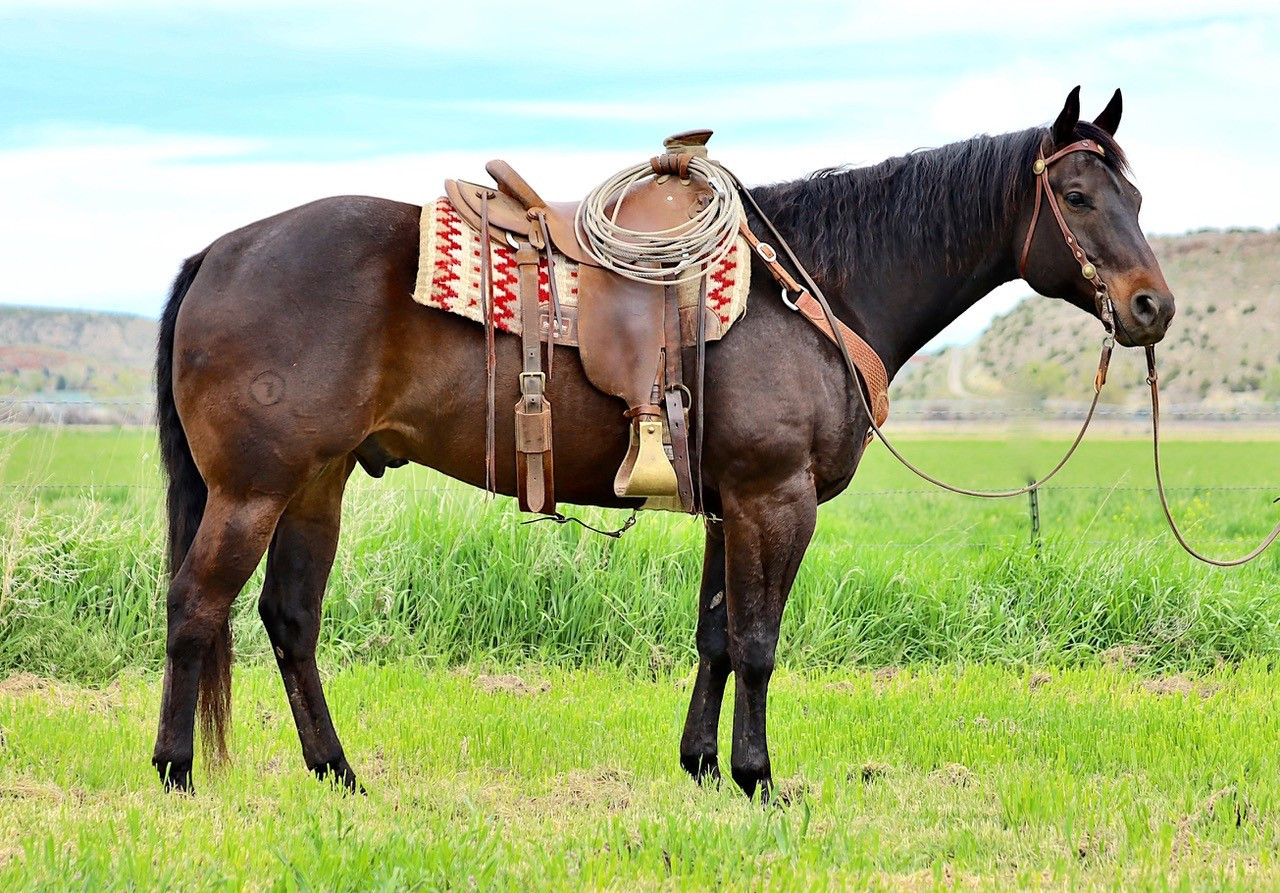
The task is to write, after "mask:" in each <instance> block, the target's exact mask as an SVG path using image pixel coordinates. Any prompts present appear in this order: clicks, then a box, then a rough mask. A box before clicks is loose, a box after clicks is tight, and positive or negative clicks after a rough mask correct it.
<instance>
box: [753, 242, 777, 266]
mask: <svg viewBox="0 0 1280 893" xmlns="http://www.w3.org/2000/svg"><path fill="white" fill-rule="evenodd" d="M756 254H758V255H760V258H761V259H762V260H763V261H764V262H765V263H767V264H771V263H773V262H774V261H776V260H777V259H778V252H776V251H774V250H773V246H772V245H770V244H769V243H768V242H761V243H760V244H759V245H757V246H756Z"/></svg>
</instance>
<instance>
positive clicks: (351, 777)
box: [311, 759, 366, 794]
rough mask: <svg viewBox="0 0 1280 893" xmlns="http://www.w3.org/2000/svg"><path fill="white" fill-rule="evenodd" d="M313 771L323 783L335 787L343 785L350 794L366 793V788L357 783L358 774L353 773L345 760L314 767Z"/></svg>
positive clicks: (332, 761)
mask: <svg viewBox="0 0 1280 893" xmlns="http://www.w3.org/2000/svg"><path fill="white" fill-rule="evenodd" d="M311 771H312V772H314V773H315V774H316V778H318V779H320V780H321V781H326V782H328V783H329V784H331V785H333V786H334V787H338V786H339V785H341V786H342V788H343V789H344V790H346V791H347V792H348V793H350V794H364V793H366V791H365V789H364V786H363V785H361V784H359V783H358V782H357V781H356V774H355V772H353V771H351V767H350V766H349V765H347V761H346V760H345V759H340V760H331V761H329V762H328V763H322V764H321V765H319V766H312V767H311Z"/></svg>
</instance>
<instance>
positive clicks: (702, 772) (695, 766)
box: [680, 753, 720, 784]
mask: <svg viewBox="0 0 1280 893" xmlns="http://www.w3.org/2000/svg"><path fill="white" fill-rule="evenodd" d="M680 765H681V766H683V767H684V771H685V772H688V773H689V775H690V777H692V778H693V780H694V781H696V782H697V783H698V784H705V783H707V782H711V783H712V784H719V783H720V761H719V759H718V758H717V757H716V755H715V754H713V753H712V754H681V755H680Z"/></svg>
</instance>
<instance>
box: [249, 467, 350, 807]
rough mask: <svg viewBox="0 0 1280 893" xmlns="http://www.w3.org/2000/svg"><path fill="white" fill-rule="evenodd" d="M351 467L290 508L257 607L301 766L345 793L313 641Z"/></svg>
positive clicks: (345, 775)
mask: <svg viewBox="0 0 1280 893" xmlns="http://www.w3.org/2000/svg"><path fill="white" fill-rule="evenodd" d="M353 464H354V460H353V459H352V458H351V457H349V456H348V457H344V458H342V459H339V460H337V461H336V462H334V463H333V464H332V465H330V466H329V467H328V468H326V469H325V471H323V472H322V473H321V474H320V476H319V477H317V478H316V479H315V480H313V481H312V482H311V483H310V484H308V485H307V486H306V487H304V488H303V489H302V490H301V491H300V492H299V493H298V495H297V496H295V497H294V498H293V500H292V501H291V502H290V503H289V505H288V507H287V508H286V509H285V511H284V514H283V515H281V516H280V521H279V523H278V524H277V526H276V534H275V538H274V539H273V540H272V541H271V549H270V551H269V552H268V553H267V577H266V582H265V584H264V585H263V587H262V597H261V598H260V599H259V601H258V613H259V614H261V616H262V622H263V624H264V625H265V626H266V628H267V635H268V636H270V638H271V645H272V648H273V650H274V651H275V655H276V663H277V664H278V665H279V667H280V676H281V677H282V678H283V679H284V689H285V693H286V694H287V695H288V697H289V707H290V709H292V710H293V719H294V721H295V722H296V723H297V726H298V738H299V739H300V740H301V742H302V755H303V758H304V759H305V760H306V762H307V767H308V768H309V769H311V771H312V772H315V773H316V775H318V776H319V777H321V778H331V779H333V780H334V781H335V782H340V783H341V784H343V785H344V786H346V787H347V788H348V789H351V790H354V789H355V787H356V776H355V773H354V772H352V771H351V767H350V766H349V765H347V758H346V756H345V755H344V754H343V752H342V744H341V743H339V741H338V733H337V731H336V730H335V729H334V727H333V720H332V719H331V718H330V716H329V708H328V705H327V704H326V703H325V699H324V691H323V690H322V688H321V685H320V671H319V669H318V668H317V667H316V642H317V641H318V640H319V638H320V606H321V603H322V601H323V600H324V588H325V582H326V581H327V580H328V578H329V571H330V569H331V568H332V567H333V556H334V553H335V551H336V550H337V546H338V527H339V517H340V515H341V513H342V491H343V489H344V487H345V486H346V482H347V477H348V475H350V474H351V469H352V466H353Z"/></svg>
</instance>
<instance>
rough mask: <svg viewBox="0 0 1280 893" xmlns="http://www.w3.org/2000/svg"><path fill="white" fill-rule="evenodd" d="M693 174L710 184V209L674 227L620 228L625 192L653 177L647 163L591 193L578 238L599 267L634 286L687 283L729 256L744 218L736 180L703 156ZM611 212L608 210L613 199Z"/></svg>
mask: <svg viewBox="0 0 1280 893" xmlns="http://www.w3.org/2000/svg"><path fill="white" fill-rule="evenodd" d="M689 171H690V172H691V173H696V174H698V175H699V176H700V177H702V178H703V179H704V180H706V181H707V183H708V184H709V185H710V186H711V199H710V202H709V203H708V204H707V206H706V207H705V208H703V209H701V210H700V211H699V212H698V213H697V214H696V215H694V216H693V217H691V218H690V219H689V222H688V223H681V224H680V225H679V226H674V227H672V228H671V229H664V230H658V231H656V232H645V231H643V230H633V229H627V228H626V227H624V226H619V225H618V212H619V211H620V210H621V208H622V205H623V203H624V202H625V201H626V199H627V192H628V190H630V189H631V188H632V187H634V186H635V185H636V184H637V183H639V182H641V181H642V180H644V179H646V178H647V177H651V176H654V170H653V166H652V165H651V164H650V163H648V162H646V163H645V164H638V165H636V166H635V167H632V168H627V169H626V170H624V171H619V172H618V173H617V174H614V175H613V176H612V177H610V178H609V179H608V180H606V181H605V182H603V183H601V184H600V185H599V186H597V187H596V188H595V189H593V190H591V192H590V193H589V194H588V195H587V197H586V198H585V199H584V200H583V202H582V205H581V206H580V207H579V208H578V215H577V220H576V224H577V228H578V237H579V238H580V239H581V240H582V242H583V245H584V246H585V247H586V248H587V250H589V251H590V252H591V253H592V254H593V255H595V257H596V258H597V259H599V261H600V263H601V264H602V265H604V266H605V267H607V268H608V269H610V270H612V271H613V272H615V273H617V274H618V275H619V276H623V277H625V278H627V279H632V280H634V281H636V282H647V283H659V282H686V281H688V280H691V279H696V278H697V277H699V276H701V275H703V271H704V270H707V269H710V268H711V267H712V266H713V265H715V264H718V263H719V262H720V261H722V260H724V259H725V257H726V256H728V254H729V251H730V250H732V248H733V244H734V241H735V237H736V235H737V232H738V224H739V222H740V221H741V220H742V199H741V198H739V197H738V193H737V190H735V189H734V188H733V186H732V184H733V178H732V177H731V176H728V175H727V174H726V173H725V172H724V171H722V170H721V169H720V168H719V167H718V166H717V165H715V164H714V163H712V162H710V161H708V160H707V159H705V158H700V157H697V156H695V157H693V158H692V159H690V160H689ZM615 198H616V199H617V201H616V202H615V204H614V207H613V211H612V212H610V211H608V210H607V208H608V206H609V202H610V201H613V200H614V199H615Z"/></svg>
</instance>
